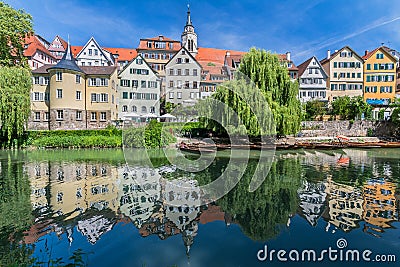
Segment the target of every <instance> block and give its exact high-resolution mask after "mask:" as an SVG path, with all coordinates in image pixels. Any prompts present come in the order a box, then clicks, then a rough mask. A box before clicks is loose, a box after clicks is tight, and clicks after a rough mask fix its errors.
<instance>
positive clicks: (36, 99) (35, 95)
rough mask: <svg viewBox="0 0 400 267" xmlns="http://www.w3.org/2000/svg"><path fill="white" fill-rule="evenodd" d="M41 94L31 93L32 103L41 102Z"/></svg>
mask: <svg viewBox="0 0 400 267" xmlns="http://www.w3.org/2000/svg"><path fill="white" fill-rule="evenodd" d="M43 96H44V94H43V93H39V92H34V93H33V101H43Z"/></svg>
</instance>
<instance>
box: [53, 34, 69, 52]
mask: <svg viewBox="0 0 400 267" xmlns="http://www.w3.org/2000/svg"><path fill="white" fill-rule="evenodd" d="M56 37H58V40H60V42H61V44H62V46H63V47H64V49H65V50H67V47H68V43H67V42H66V41H65V40H64V39H63V38H61V37H60V36H59V35H57V36H56Z"/></svg>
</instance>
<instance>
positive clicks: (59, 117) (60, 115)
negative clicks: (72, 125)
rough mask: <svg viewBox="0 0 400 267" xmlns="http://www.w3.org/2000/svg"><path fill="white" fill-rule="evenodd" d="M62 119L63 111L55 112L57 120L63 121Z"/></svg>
mask: <svg viewBox="0 0 400 267" xmlns="http://www.w3.org/2000/svg"><path fill="white" fill-rule="evenodd" d="M63 119H64V111H63V110H57V120H63Z"/></svg>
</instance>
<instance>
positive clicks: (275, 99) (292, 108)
mask: <svg viewBox="0 0 400 267" xmlns="http://www.w3.org/2000/svg"><path fill="white" fill-rule="evenodd" d="M239 72H240V73H242V74H244V75H246V76H248V77H249V78H250V79H251V80H252V81H253V82H254V83H255V85H256V86H257V87H258V88H259V89H260V90H261V91H262V92H263V93H264V94H265V96H266V99H267V101H268V104H269V106H270V108H271V110H272V113H273V115H274V119H275V125H276V131H277V134H279V135H287V134H296V133H297V132H298V131H299V130H300V123H301V114H302V111H301V104H300V101H299V100H298V99H297V95H298V92H299V87H298V83H297V82H292V81H291V80H290V77H289V74H288V70H287V66H286V65H285V64H283V63H282V62H281V60H279V58H278V56H277V55H274V54H271V53H270V52H266V51H265V50H259V49H255V48H252V49H251V50H250V52H249V53H247V54H246V55H245V56H244V57H243V59H242V61H241V63H240V67H239Z"/></svg>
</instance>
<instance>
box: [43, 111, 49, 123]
mask: <svg viewBox="0 0 400 267" xmlns="http://www.w3.org/2000/svg"><path fill="white" fill-rule="evenodd" d="M49 119H50V112H45V113H44V120H45V121H48V120H49Z"/></svg>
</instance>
